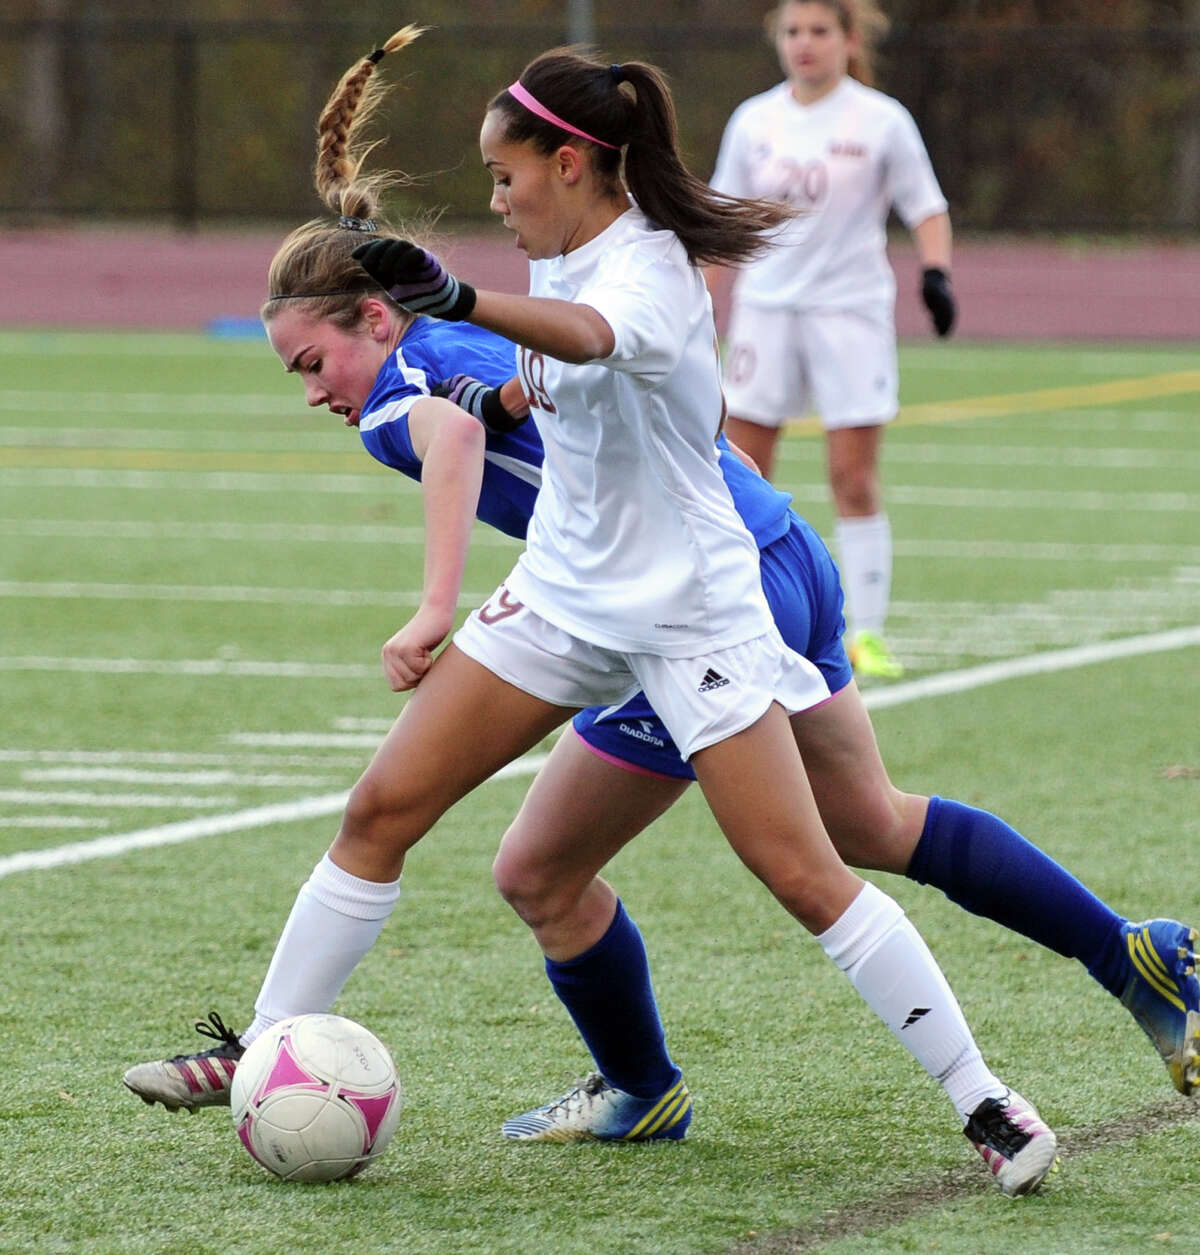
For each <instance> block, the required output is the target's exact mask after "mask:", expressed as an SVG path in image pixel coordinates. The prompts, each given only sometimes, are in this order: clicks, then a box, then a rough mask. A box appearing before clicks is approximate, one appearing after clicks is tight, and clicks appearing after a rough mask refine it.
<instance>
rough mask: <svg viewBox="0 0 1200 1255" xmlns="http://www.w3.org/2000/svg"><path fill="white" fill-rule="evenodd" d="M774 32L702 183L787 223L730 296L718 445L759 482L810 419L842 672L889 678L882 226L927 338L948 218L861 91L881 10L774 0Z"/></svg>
mask: <svg viewBox="0 0 1200 1255" xmlns="http://www.w3.org/2000/svg"><path fill="white" fill-rule="evenodd" d="M774 23H775V42H776V48H777V51H778V53H779V58H780V61H781V63H782V66H783V69H784V72H785V73H786V74H787V79H786V81H784V82H783V83H780V84H779V85H778V86H776V87H773V88H771V89H770V90H769V91H766V92H763V93H762V94H761V95H758V96H754V97H752V98H751V99H749V100H747V101H745V102H744V103H742V104H741V105H739V106H738V108H737V109H736V110H735V111H734V113H733V115H732V117H731V118H730V120H729V124H728V126H727V127H726V129H725V134H724V136H723V138H722V141H721V149H720V153H719V155H718V158H717V168H716V172H715V173H714V175H713V178H712V185H713V187H714V188H716V189H718V190H719V191H722V192H727V193H729V194H730V195H735V196H760V197H769V198H771V199H775V200H778V201H781V202H783V203H785V204H787V205H790V206H792V207H793V208H795V209H797V210H798V211H800V216H799V217H797V218H795V219H793V220H792V221H791V222H789V223H788V224H787V225H786V226H785V227H784V228H783V229H782V230H781V231H780V232H779V234H778V237H777V242H776V247H775V248H774V249H772V250H770V251H768V252H766V253H763V254H762V255H761V256H759V257H756V258H754V259H753V260H752V261H750V262H749V263H747V264H746V265H745V266H744V267H742V268H741V271H740V273H739V274H738V276H737V279H736V281H735V283H734V289H733V307H732V311H731V316H730V322H729V327H728V330H727V335H726V342H727V343H726V374H725V378H726V396H727V400H728V404H729V413H730V419H729V427H728V430H729V436H730V439H731V440H733V441H734V443H735V444H737V445H739V446H740V447H741V448H743V449H745V450H746V452H747V453H749V454H750V456H751V457H753V458H754V459H755V461H756V462H757V463H758V465H759V468H760V469H761V470H762V472H763V474H764V475H767V476H768V477H770V476H771V474H772V470H773V466H774V460H775V451H776V444H777V441H778V436H779V427H780V425H781V424H782V423H784V422H785V421H786V420H787V419H789V418H793V417H799V416H801V415H803V414H804V413H806V412H808V411H809V410H810V409H815V410H816V411H817V412H818V413H819V414H820V416H821V419H822V421H823V423H824V426H825V431H826V449H827V457H828V466H829V482H830V487H831V491H832V495H833V505H834V512H835V515H836V522H835V532H836V541H837V550H838V561H839V565H840V567H841V570H842V581H843V584H844V586H845V589H846V601H847V620H848V627H849V631H848V640H849V648H850V657H851V660H852V661H853V663H854V667H855V671H856V673H857V674H859V675H860V676H870V677H874V676H878V677H883V678H894V677H896V676H899V675H900V674H901V673H902V670H903V668H902V666H901V664H900V663H899V662H898V661H897V660H896V658H895V657H894V656H893V654H892V652H891V651H890V650H889V649H888V647H887V645H886V642H885V641H884V638H883V629H884V624H885V621H886V618H887V611H888V603H889V599H890V589H891V580H892V533H891V525H890V523H889V521H888V516H887V514H886V512H885V510H884V504H883V489H882V485H881V482H880V475H879V451H880V445H881V443H882V439H883V425H884V424H886V423H888V422H890V421H891V420H892V419H893V418H894V417H895V416H896V412H897V410H898V408H899V382H898V370H897V361H896V329H895V314H894V309H895V295H896V284H895V277H894V275H893V273H892V270H891V267H890V266H889V264H888V260H887V255H886V247H887V234H886V229H885V228H886V222H887V218H888V214H889V211H890V210H891V209H892V208H893V207H894V208H895V210H896V212H897V214H898V215H899V216H900V218H901V220H902V221H903V222H904V224H905V226H907V227H908V228H909V229H910V231H911V232H912V235H913V239H914V242H915V244H916V249H917V255H918V257H919V259H920V264H921V266H922V274H923V277H922V294H923V297H924V300H925V303H926V305H927V306H928V307H929V310H930V314H931V316H932V318H933V323H934V326H935V328H936V330H937V332H938V334H939V335H948V334H949V332H950V329H951V327H952V326H953V324H954V317H955V306H954V298H953V295H952V293H951V289H950V281H949V271H950V253H951V233H950V219H949V215H948V214H947V212H946V201H945V198H944V197H943V196H942V193H941V189H940V188H939V187H938V183H937V180H936V178H935V177H934V173H933V169H932V166H931V165H930V162H929V157H928V155H927V153H926V151H925V146H924V144H923V143H922V141H921V137H920V135H919V134H918V132H917V127H916V124H915V123H914V122H913V120H912V117H911V115H910V114H909V113H908V111H907V110H906V109H905V108H904V107H903V106H902V105H901V104H900V103H899V102H898V101H896V100H893V99H892V98H891V97H889V96H885V95H883V94H882V93H881V92H878V91H876V90H874V89H873V88H872V87H870V86H867V85H865V83H864V82H862V81H859V80H862V79H865V80H866V82H867V83H869V82H870V45H871V41H872V39H873V38H874V37H875V35H876V33H877V32H878V31H879V30H880V29H882V27H883V26H885V25H886V23H884V22H883V20H882V17H881V15H880V14H879V12H878V10H877V9H875V8H874V6H873V5H871V4H869V3H865V2H864V0H786V2H785V3H783V4H781V5H780V6H779V8H778V10H777V11H776V13H775V14H774Z"/></svg>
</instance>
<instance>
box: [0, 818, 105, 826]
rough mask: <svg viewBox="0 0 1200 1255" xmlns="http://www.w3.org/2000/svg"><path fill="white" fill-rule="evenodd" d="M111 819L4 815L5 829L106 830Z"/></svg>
mask: <svg viewBox="0 0 1200 1255" xmlns="http://www.w3.org/2000/svg"><path fill="white" fill-rule="evenodd" d="M111 823H112V820H111V819H99V818H95V819H93V818H90V817H89V818H87V819H85V818H84V817H83V816H82V815H5V817H4V826H5V827H6V828H55V829H58V828H107V827H108V826H109V825H110V824H111Z"/></svg>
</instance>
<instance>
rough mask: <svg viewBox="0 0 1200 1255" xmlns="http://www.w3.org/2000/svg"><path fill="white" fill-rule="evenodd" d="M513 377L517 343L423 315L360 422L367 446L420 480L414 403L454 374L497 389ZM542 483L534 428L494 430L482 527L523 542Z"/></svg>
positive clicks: (525, 425) (378, 382)
mask: <svg viewBox="0 0 1200 1255" xmlns="http://www.w3.org/2000/svg"><path fill="white" fill-rule="evenodd" d="M515 374H516V350H515V348H514V346H513V344H512V343H511V341H508V340H504V339H501V337H499V336H497V335H493V334H492V332H490V331H485V330H483V328H482V327H475V326H472V325H471V324H470V323H462V322H436V321H434V320H433V319H430V318H418V319H417V320H416V322H414V323H413V325H412V326H411V327H410V328H409V329H408V331H406V332H405V333H404V338H403V339H402V340H401V341H400V347H399V348H398V349H397V350H396V352H395V353H394V354H393V355H392V356H391V357H390V358H388V360H387V361H386V362H385V363H384V365H383V369H382V370H381V371H380V372H379V375H378V376H377V377H376V379H375V385H374V387H373V388H372V389H371V391H370V394H369V395H368V396H367V399H366V402H365V404H364V405H363V408H362V415H361V417H360V418H359V422H358V432H359V435H360V436H361V437H362V442H363V445H364V446H365V447H366V449H367V452H368V453H370V454H371V456H372V457H374V458H376V459H378V461H380V462H382V463H383V464H384V466H390V467H391V468H392V469H393V470H397V471H400V472H401V474H403V475H407V476H408V477H409V478H410V479H416V480H419V479H420V478H421V461H420V459H419V458H418V457H417V455H416V454H415V453H414V452H413V446H412V440H411V438H410V436H409V432H408V413H409V411H410V410H411V409H412V407H413V405H414V404H415V403H416V402H417V401H419V400H421V399H422V398H423V397H427V396H429V395H430V389H431V388H432V387H433V386H434V385H435V384H437V383H441V382H443V381H445V380H447V379H450V378H451V377H452V376H454V375H473V376H474V377H475V378H476V379H482V380H483V382H484V383H487V384H491V385H492V386H493V387H499V385H500V384H502V383H504V381H505V380H506V379H511V378H512V377H513V375H515ZM541 482H542V441H541V437H540V436H539V435H538V431H537V428H536V427H535V426H534V425H533V424H532V423H528V422H527V423H523V424H522V425H521V426H520V427H518V428H517V429H516V431H512V432H508V433H506V434H504V435H498V434H496V433H495V432H488V436H487V442H486V445H485V449H484V465H483V485H482V488H481V490H480V494H479V508H478V510H477V511H476V513H477V515H478V517H479V519H480V520H481V521H482V522H484V523H489V524H491V526H492V527H496V528H499V530H500V531H502V532H504V533H506V534H507V535H509V536H515V537H517V538H518V539H520V540H523V539H524V538H525V529H526V528H527V527H528V525H529V516H530V514H532V513H533V502H534V498H535V497H536V496H537V491H538V488H539V487H540V486H541Z"/></svg>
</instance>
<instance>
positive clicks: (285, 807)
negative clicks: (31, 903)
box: [0, 754, 546, 879]
mask: <svg viewBox="0 0 1200 1255" xmlns="http://www.w3.org/2000/svg"><path fill="white" fill-rule="evenodd" d="M545 761H546V755H545V754H529V755H527V756H526V757H525V758H520V759H518V760H517V761H516V762H514V763H510V764H509V765H508V766H507V767H504V768H502V769H501V770H500V771H498V772H497V773H496V774H495V775H494V776H492V779H493V780H503V779H509V778H512V777H517V776H531V775H533V774H534V773H535V772H536V771H537V769H538V768H539V767H540V766H541V765H542V763H544V762H545ZM348 796H349V794H348V792H347V791H345V790H343V791H342V792H340V793H324V794H319V795H317V796H315V797H305V798H298V799H296V800H295V801H293V802H276V803H274V804H272V805H269V806H255V807H252V808H250V809H249V810H243V811H235V812H233V813H232V814H228V815H211V816H203V817H199V818H196V819H184V820H181V821H180V822H178V823H173V824H161V825H159V826H157V827H154V828H142V829H140V830H138V831H136V832H126V833H119V834H117V833H114V834H113V835H112V836H107V837H96V838H94V839H93V840H91V841H77V842H73V843H71V844H69V845H60V846H54V847H52V848H51V849H48V850H25V851H22V852H20V853H17V854H8V855H5V856H4V857H3V858H0V879H2V878H4V877H5V876H12V875H14V874H16V873H17V872H24V871H33V870H37V869H44V868H50V867H63V866H66V865H68V864H71V863H84V862H88V861H90V860H92V859H98V858H114V857H116V856H117V855H118V854H127V853H128V852H129V851H131V850H148V849H153V848H155V847H157V846H162V845H178V844H180V843H182V842H184V841H195V840H197V839H199V838H201V837H213V836H220V835H222V834H224V833H229V832H242V831H244V830H246V829H247V828H264V827H267V826H269V825H271V824H285V823H292V822H294V821H296V820H298V819H318V818H321V817H323V816H325V815H336V814H338V813H339V812H340V811H342V810H344V809H345V806H346V798H347V797H348Z"/></svg>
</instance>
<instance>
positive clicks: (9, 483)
mask: <svg viewBox="0 0 1200 1255" xmlns="http://www.w3.org/2000/svg"><path fill="white" fill-rule="evenodd" d="M367 469H370V468H367ZM396 481H397V477H396V476H394V475H393V476H392V477H391V478H387V477H385V476H383V475H376V474H368V473H365V472H364V473H363V474H360V475H344V474H334V473H330V474H327V475H309V474H302V473H301V474H292V473H289V472H284V471H279V472H275V473H270V474H267V473H262V472H257V471H108V470H94V469H78V470H72V469H58V468H14V467H4V468H0V487H8V488H76V489H83V488H102V489H122V490H126V491H131V490H152V491H155V492H161V493H172V494H178V493H180V492H248V493H260V492H286V493H288V494H296V493H308V494H318V493H320V494H334V495H337V494H357V493H374V494H377V495H379V496H385V497H386V496H390V495H391V494H393V493H394V492H395V491H396ZM414 490H415V488H414ZM789 490H790V491H791V492H792V495H793V496H794V497H795V499H796V501H797V502H819V503H822V504H823V503H825V502H826V501H827V500H828V496H829V490H828V489H827V488H826V486H825V485H824V484H823V483H822V484H816V483H814V484H804V485H799V486H795V487H793V486H792V485H790V484H789ZM888 499H889V500H890V501H894V502H896V503H897V504H899V505H916V506H930V507H934V508H937V509H942V510H946V509H960V508H961V509H972V510H977V509H990V510H1053V511H1054V512H1055V513H1058V514H1061V513H1064V512H1069V511H1076V510H1081V511H1084V510H1085V511H1099V510H1103V511H1106V512H1109V511H1114V510H1115V511H1129V510H1139V511H1142V512H1146V513H1164V512H1170V513H1180V512H1191V511H1196V510H1200V494H1191V493H1185V492H1160V493H1155V492H1091V491H1080V492H1070V491H1063V490H1060V489H1050V488H1047V489H1043V490H1037V489H1028V490H1023V489H1012V490H1009V489H991V488H959V489H955V488H935V487H912V486H908V485H903V484H899V485H894V486H891V487H889V489H888Z"/></svg>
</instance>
